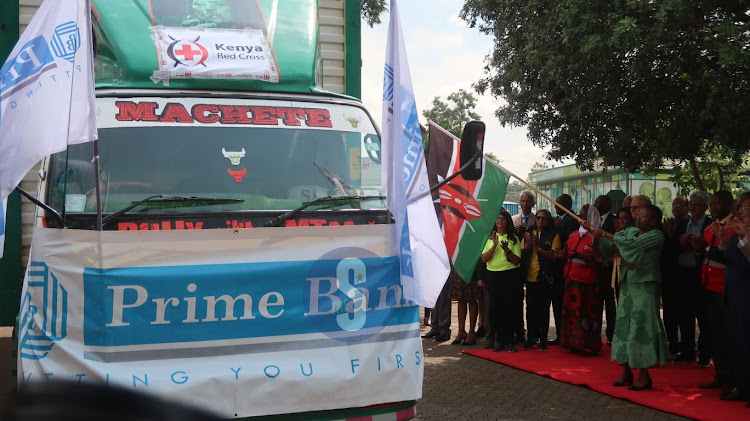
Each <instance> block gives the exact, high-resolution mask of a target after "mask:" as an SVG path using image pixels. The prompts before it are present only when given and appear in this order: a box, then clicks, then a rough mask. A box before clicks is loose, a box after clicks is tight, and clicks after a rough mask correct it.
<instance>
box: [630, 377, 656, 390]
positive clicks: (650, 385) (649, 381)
mask: <svg viewBox="0 0 750 421" xmlns="http://www.w3.org/2000/svg"><path fill="white" fill-rule="evenodd" d="M653 386H654V383H653V382H652V381H651V379H648V383H646V384H644V385H643V386H636V385H635V384H631V385H630V386H628V390H634V391H636V392H640V391H641V390H651V388H652V387H653Z"/></svg>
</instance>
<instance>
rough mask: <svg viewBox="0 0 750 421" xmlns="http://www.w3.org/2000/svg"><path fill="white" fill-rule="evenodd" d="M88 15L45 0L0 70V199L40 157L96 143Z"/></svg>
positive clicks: (58, 0) (82, 4)
mask: <svg viewBox="0 0 750 421" xmlns="http://www.w3.org/2000/svg"><path fill="white" fill-rule="evenodd" d="M90 15H91V11H90V5H89V2H88V0H46V1H45V2H44V3H42V5H41V6H40V7H39V10H38V11H37V12H36V14H35V15H34V18H33V19H32V20H31V22H30V23H29V26H28V27H27V28H26V31H25V32H24V33H23V35H22V36H21V38H20V39H19V40H18V43H17V44H16V46H15V47H14V48H13V51H11V53H10V55H9V56H8V59H7V61H6V62H5V64H3V66H2V68H0V157H2V159H1V160H0V200H5V199H6V198H7V197H8V195H9V194H10V193H11V192H12V191H13V189H15V188H16V186H18V184H19V183H20V182H21V180H22V179H23V177H24V175H26V173H28V172H29V171H30V170H31V168H32V167H33V166H34V165H36V164H37V163H38V162H39V161H40V160H41V159H42V158H43V157H44V156H45V155H48V154H51V153H55V152H59V151H62V150H65V148H66V147H67V145H72V144H76V143H83V142H88V141H91V140H94V139H96V125H95V123H94V81H93V67H92V47H91V22H90ZM0 232H4V231H0Z"/></svg>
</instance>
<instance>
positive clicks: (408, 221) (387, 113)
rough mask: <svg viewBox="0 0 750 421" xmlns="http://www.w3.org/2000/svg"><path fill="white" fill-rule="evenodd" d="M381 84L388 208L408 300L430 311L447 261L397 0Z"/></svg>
mask: <svg viewBox="0 0 750 421" xmlns="http://www.w3.org/2000/svg"><path fill="white" fill-rule="evenodd" d="M390 15H391V16H390V19H391V20H390V23H389V25H388V43H387V47H386V58H385V77H384V80H383V125H382V127H383V159H382V160H381V163H382V174H383V179H384V180H386V191H387V196H388V210H390V211H391V213H393V215H394V217H395V219H396V231H395V233H394V234H395V236H396V237H397V239H395V241H394V245H397V246H398V247H399V255H400V262H401V284H402V286H403V289H404V296H405V297H406V299H408V300H411V301H414V302H415V303H417V304H419V305H421V306H425V307H433V306H434V305H435V301H436V300H437V297H438V295H440V290H441V289H442V288H443V284H444V283H445V281H446V279H447V278H448V274H449V273H450V262H449V260H448V254H447V252H446V250H445V243H444V242H443V240H442V235H441V232H440V225H439V224H438V220H437V215H436V214H435V210H434V207H433V204H432V197H431V196H430V192H429V190H430V188H429V182H428V180H427V170H426V167H425V158H424V148H423V147H422V135H421V131H420V128H419V121H418V119H417V106H416V103H415V100H414V90H413V89H412V84H411V75H410V74H409V63H408V61H407V59H406V49H405V48H404V40H403V35H402V32H401V23H400V20H399V15H398V6H397V3H396V0H391V12H390Z"/></svg>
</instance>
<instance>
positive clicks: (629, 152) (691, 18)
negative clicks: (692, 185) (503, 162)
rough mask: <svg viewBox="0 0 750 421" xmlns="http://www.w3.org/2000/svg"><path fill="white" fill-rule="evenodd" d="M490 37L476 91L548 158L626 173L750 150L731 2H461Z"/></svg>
mask: <svg viewBox="0 0 750 421" xmlns="http://www.w3.org/2000/svg"><path fill="white" fill-rule="evenodd" d="M461 17H462V18H463V19H464V20H466V21H467V22H468V23H469V24H470V25H471V26H478V28H479V29H480V31H482V32H484V33H487V34H490V35H492V36H494V38H495V44H494V50H493V51H492V52H491V53H490V54H489V55H488V58H487V62H486V72H487V73H486V76H485V77H484V78H483V79H481V80H480V81H478V82H477V83H476V84H475V86H474V87H475V89H476V90H477V92H479V93H484V92H485V91H489V92H490V93H491V94H493V95H495V96H501V97H503V98H504V99H505V100H506V101H507V104H506V105H504V106H502V107H500V108H499V109H498V110H497V111H496V116H497V117H498V118H499V120H500V121H501V123H503V124H510V125H514V126H527V127H528V131H529V132H528V137H529V139H530V140H531V142H532V143H534V144H535V145H537V146H540V147H545V146H551V151H550V153H549V155H550V157H551V158H553V159H556V160H562V159H564V158H573V159H575V160H576V163H577V164H578V166H579V167H581V168H583V169H588V170H591V169H593V166H594V162H595V161H596V160H597V159H601V160H602V161H603V164H604V166H605V167H611V166H619V167H623V168H625V169H626V170H628V171H631V172H633V171H636V170H639V169H640V168H643V167H659V166H661V165H662V164H663V163H664V162H665V160H674V161H690V160H703V158H704V157H705V156H706V150H705V149H703V148H702V145H704V144H705V143H708V144H710V145H713V146H716V147H722V148H726V149H727V150H729V151H732V155H733V156H737V155H738V154H740V153H743V152H745V151H747V150H749V149H750V136H747V133H748V132H750V118H748V116H750V100H749V98H750V83H749V82H748V81H750V30H749V29H750V28H749V27H748V26H749V25H748V21H749V20H750V14H749V13H748V6H747V2H744V1H738V0H726V1H721V2H719V1H715V0H713V1H709V0H690V1H688V0H667V1H633V0H614V1H612V2H602V1H593V2H592V1H584V0H567V1H549V0H531V1H529V0H505V1H493V0H466V2H465V4H464V7H463V9H462V12H461Z"/></svg>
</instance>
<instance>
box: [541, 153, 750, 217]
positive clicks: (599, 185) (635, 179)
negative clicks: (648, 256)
mask: <svg viewBox="0 0 750 421" xmlns="http://www.w3.org/2000/svg"><path fill="white" fill-rule="evenodd" d="M598 169H599V171H591V172H589V171H581V170H579V169H578V168H576V166H575V164H571V165H565V166H562V167H555V168H549V169H546V170H541V171H537V172H533V173H530V174H529V178H528V181H529V182H530V183H532V184H534V185H535V186H537V188H539V190H541V191H542V192H544V194H546V195H547V196H549V197H551V198H553V199H554V198H556V197H557V196H559V195H561V194H563V193H567V194H569V195H570V196H571V197H572V198H573V210H574V211H576V212H577V211H578V210H579V209H581V206H583V205H585V204H587V203H588V204H593V203H594V200H595V199H596V197H597V196H600V195H607V196H610V197H611V198H612V210H613V211H616V210H617V209H619V208H620V207H622V202H623V200H624V199H625V196H627V195H629V194H644V195H646V196H648V197H649V198H650V199H651V202H652V203H653V204H655V205H657V206H658V207H659V208H660V209H661V211H662V213H663V214H664V217H665V218H668V217H671V216H672V207H671V205H672V199H674V198H675V197H677V196H678V195H679V191H680V188H679V186H677V185H675V184H674V183H673V182H672V181H670V180H669V179H670V177H671V176H672V172H671V169H670V168H663V169H660V170H659V171H657V172H656V173H655V174H653V175H645V174H642V173H633V174H630V173H627V172H626V171H625V170H623V169H620V168H609V169H606V170H604V169H602V168H598ZM743 171H744V173H745V174H746V175H747V174H750V167H747V166H746V167H745V169H744V170H743ZM536 203H537V204H536V208H537V209H545V208H546V209H550V210H552V209H554V206H553V205H552V204H551V203H550V201H549V200H547V199H545V198H544V197H542V196H541V195H539V194H537V198H536Z"/></svg>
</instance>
